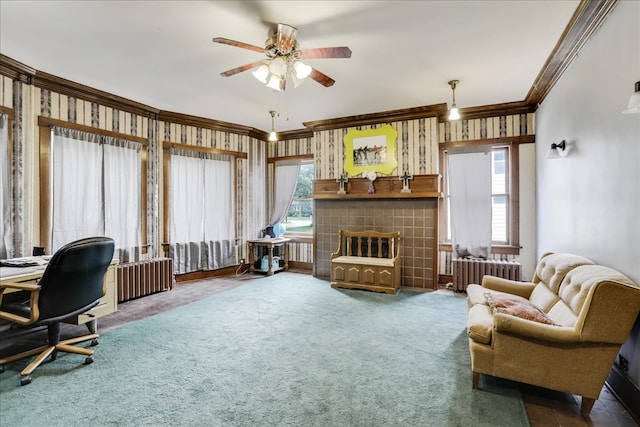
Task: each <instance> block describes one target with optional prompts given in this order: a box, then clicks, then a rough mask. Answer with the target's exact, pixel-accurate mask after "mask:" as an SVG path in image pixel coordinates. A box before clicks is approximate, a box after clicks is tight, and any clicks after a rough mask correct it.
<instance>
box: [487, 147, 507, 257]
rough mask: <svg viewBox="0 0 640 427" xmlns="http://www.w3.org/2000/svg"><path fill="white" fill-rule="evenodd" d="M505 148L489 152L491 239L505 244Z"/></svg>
mask: <svg viewBox="0 0 640 427" xmlns="http://www.w3.org/2000/svg"><path fill="white" fill-rule="evenodd" d="M507 155H508V152H507V149H506V148H504V147H502V148H494V149H493V150H492V152H491V240H492V241H493V243H494V244H495V243H497V244H503V245H506V244H508V242H509V239H508V236H509V221H508V219H509V192H508V188H509V187H508V185H507V183H508V181H507V170H508V169H507V166H506V158H507Z"/></svg>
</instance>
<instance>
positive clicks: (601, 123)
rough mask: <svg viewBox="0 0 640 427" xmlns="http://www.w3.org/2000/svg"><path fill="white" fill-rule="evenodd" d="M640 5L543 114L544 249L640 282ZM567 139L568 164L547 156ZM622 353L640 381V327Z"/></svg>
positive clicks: (586, 57) (617, 15) (580, 62)
mask: <svg viewBox="0 0 640 427" xmlns="http://www.w3.org/2000/svg"><path fill="white" fill-rule="evenodd" d="M639 80H640V2H639V1H620V2H618V4H617V5H616V6H615V9H614V10H613V11H612V12H611V13H610V14H609V16H608V17H607V19H606V20H605V22H604V23H603V25H602V27H601V28H600V29H598V30H597V32H596V33H595V34H594V35H593V36H592V38H591V39H590V40H589V41H588V42H587V43H586V45H585V46H584V47H583V49H582V51H581V52H580V54H579V56H578V57H577V58H576V59H575V60H574V62H573V63H572V64H571V66H570V67H569V68H568V70H567V71H566V72H565V74H564V75H563V76H562V78H561V79H560V80H559V81H558V82H557V84H556V85H555V86H554V87H553V89H552V90H551V92H550V94H549V95H548V96H547V98H546V99H545V100H544V102H543V103H542V105H541V107H540V108H539V109H538V111H537V114H536V145H537V155H536V174H537V179H536V180H537V221H538V229H537V252H538V257H539V256H540V255H542V254H543V253H544V252H546V251H553V252H561V251H567V252H572V253H577V254H580V255H583V256H586V257H587V258H590V259H592V260H593V261H595V262H597V263H600V264H604V265H608V266H610V267H613V268H615V269H617V270H619V271H620V272H622V273H624V274H626V275H627V276H628V277H629V278H630V279H632V280H633V281H635V282H636V283H639V284H640V114H633V115H623V114H621V111H622V110H624V109H625V108H626V105H627V102H628V101H629V96H630V95H631V93H632V92H633V85H634V82H636V81H639ZM563 139H565V140H566V141H567V143H569V146H570V149H569V150H568V153H567V156H566V157H565V158H562V159H557V160H548V159H546V158H545V156H546V153H547V151H548V150H549V146H550V145H551V143H552V142H560V141H561V140H563ZM638 323H639V322H636V328H635V329H634V331H633V332H632V334H631V337H630V339H629V340H628V341H627V343H626V344H625V346H624V347H623V350H622V351H621V353H622V354H623V355H625V357H627V359H629V362H630V372H629V376H630V377H631V378H632V379H634V380H635V383H636V384H640V327H639V324H638Z"/></svg>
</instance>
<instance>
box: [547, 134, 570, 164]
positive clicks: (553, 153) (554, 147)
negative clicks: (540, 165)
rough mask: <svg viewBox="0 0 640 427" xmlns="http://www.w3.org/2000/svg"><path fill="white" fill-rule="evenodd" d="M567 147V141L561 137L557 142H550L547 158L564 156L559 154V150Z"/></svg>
mask: <svg viewBox="0 0 640 427" xmlns="http://www.w3.org/2000/svg"><path fill="white" fill-rule="evenodd" d="M566 148H567V142H566V141H565V140H564V139H563V140H562V141H561V142H560V143H559V144H556V143H555V142H554V143H553V144H551V149H550V150H549V152H548V153H547V159H559V158H560V157H564V156H561V155H560V152H561V151H563V152H564V150H565V149H566Z"/></svg>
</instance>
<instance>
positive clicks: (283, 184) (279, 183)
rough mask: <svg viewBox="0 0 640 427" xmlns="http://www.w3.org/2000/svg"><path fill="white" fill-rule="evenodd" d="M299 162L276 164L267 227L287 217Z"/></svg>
mask: <svg viewBox="0 0 640 427" xmlns="http://www.w3.org/2000/svg"><path fill="white" fill-rule="evenodd" d="M301 164H302V163H301V161H300V160H290V161H281V162H276V167H275V178H274V186H275V187H274V191H273V204H272V208H271V215H270V216H269V224H268V225H269V226H272V225H275V224H277V223H279V222H281V221H282V220H283V219H284V218H285V216H286V215H287V210H288V209H289V205H290V204H291V201H292V200H293V195H294V193H295V191H296V184H297V183H298V175H299V174H300V165H301Z"/></svg>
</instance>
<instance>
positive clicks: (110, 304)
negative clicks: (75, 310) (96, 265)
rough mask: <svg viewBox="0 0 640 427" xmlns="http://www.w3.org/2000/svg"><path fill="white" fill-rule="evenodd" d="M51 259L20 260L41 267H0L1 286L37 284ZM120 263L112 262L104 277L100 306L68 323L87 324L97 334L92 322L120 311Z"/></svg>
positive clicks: (8, 290) (10, 291) (10, 290)
mask: <svg viewBox="0 0 640 427" xmlns="http://www.w3.org/2000/svg"><path fill="white" fill-rule="evenodd" d="M49 258H51V256H45V257H27V258H19V259H24V260H32V259H35V260H39V261H42V263H41V265H38V266H33V267H20V268H16V267H0V285H4V284H5V283H37V282H38V280H39V279H40V278H41V277H42V273H44V270H45V268H46V267H47V266H46V261H48V259H49ZM118 262H119V261H118V260H117V259H114V260H112V261H111V264H110V265H109V268H107V272H106V273H105V275H104V283H105V287H106V289H105V294H104V295H103V296H102V298H100V302H99V303H98V305H97V306H95V307H93V308H92V309H91V310H89V311H87V312H86V313H83V314H80V315H78V316H76V317H74V318H72V319H68V320H66V321H65V322H66V323H73V324H75V325H83V324H87V328H89V330H90V331H91V332H92V333H95V326H96V325H95V323H96V322H92V321H93V320H95V319H97V318H99V317H102V316H105V315H107V314H109V313H113V312H115V311H117V310H118V282H117V281H118V279H117V275H116V266H117V265H118ZM5 292H6V293H7V294H9V293H12V292H16V290H14V289H7V290H6V291H5Z"/></svg>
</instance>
